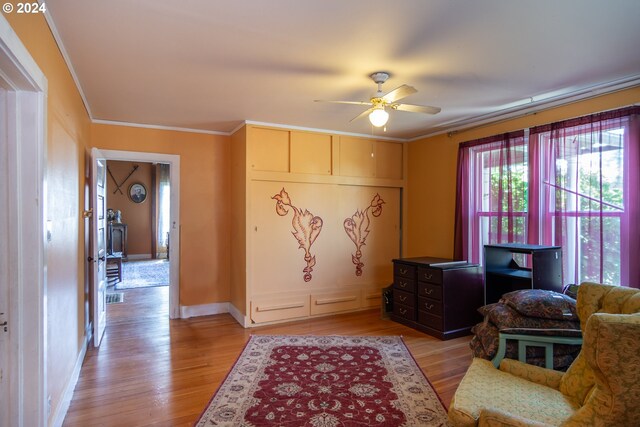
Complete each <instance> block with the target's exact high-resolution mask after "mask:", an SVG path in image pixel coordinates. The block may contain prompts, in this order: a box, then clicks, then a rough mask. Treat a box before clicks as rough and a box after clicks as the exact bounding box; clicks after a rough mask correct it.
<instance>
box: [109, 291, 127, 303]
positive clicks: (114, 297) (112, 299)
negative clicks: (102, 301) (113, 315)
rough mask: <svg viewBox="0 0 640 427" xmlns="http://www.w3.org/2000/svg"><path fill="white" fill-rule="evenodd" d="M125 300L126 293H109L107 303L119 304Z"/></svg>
mask: <svg viewBox="0 0 640 427" xmlns="http://www.w3.org/2000/svg"><path fill="white" fill-rule="evenodd" d="M121 302H124V294H123V293H122V292H109V293H107V304H118V303H121Z"/></svg>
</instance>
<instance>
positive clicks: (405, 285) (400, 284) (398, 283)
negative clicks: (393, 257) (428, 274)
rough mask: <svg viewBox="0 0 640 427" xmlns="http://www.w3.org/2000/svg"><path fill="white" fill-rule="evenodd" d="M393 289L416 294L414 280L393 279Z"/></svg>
mask: <svg viewBox="0 0 640 427" xmlns="http://www.w3.org/2000/svg"><path fill="white" fill-rule="evenodd" d="M393 287H394V288H396V289H400V290H401V291H405V292H411V293H412V294H415V293H416V282H415V280H411V279H405V278H404V277H395V278H394V280H393Z"/></svg>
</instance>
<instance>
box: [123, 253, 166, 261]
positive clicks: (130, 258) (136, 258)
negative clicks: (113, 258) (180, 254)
mask: <svg viewBox="0 0 640 427" xmlns="http://www.w3.org/2000/svg"><path fill="white" fill-rule="evenodd" d="M143 259H151V254H127V261H140V260H143ZM163 259H164V258H163Z"/></svg>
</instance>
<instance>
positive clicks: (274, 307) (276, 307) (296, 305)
mask: <svg viewBox="0 0 640 427" xmlns="http://www.w3.org/2000/svg"><path fill="white" fill-rule="evenodd" d="M301 307H304V303H293V304H285V305H272V306H267V307H256V311H257V312H259V313H261V312H264V311H274V310H287V309H290V308H301Z"/></svg>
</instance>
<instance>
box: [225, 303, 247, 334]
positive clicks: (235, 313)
mask: <svg viewBox="0 0 640 427" xmlns="http://www.w3.org/2000/svg"><path fill="white" fill-rule="evenodd" d="M229 314H230V315H231V317H233V318H234V319H235V321H236V322H238V323H239V324H240V326H242V327H243V328H247V327H248V324H247V317H246V316H245V315H244V314H242V313H241V312H240V310H238V309H237V308H236V306H235V305H233V304H231V303H229Z"/></svg>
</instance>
